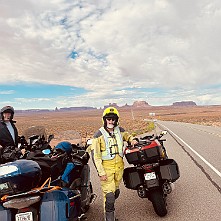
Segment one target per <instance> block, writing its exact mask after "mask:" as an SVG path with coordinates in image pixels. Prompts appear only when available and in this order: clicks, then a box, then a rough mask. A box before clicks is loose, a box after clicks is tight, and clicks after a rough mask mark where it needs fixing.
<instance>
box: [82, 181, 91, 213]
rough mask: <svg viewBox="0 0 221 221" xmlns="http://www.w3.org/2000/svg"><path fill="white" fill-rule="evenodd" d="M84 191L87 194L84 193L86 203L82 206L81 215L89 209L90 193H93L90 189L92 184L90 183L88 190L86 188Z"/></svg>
mask: <svg viewBox="0 0 221 221" xmlns="http://www.w3.org/2000/svg"><path fill="white" fill-rule="evenodd" d="M86 191H87V192H86V197H87V202H86V205H84V207H83V208H82V212H83V213H86V212H87V211H88V210H89V208H90V203H91V195H92V193H93V189H92V184H91V182H90V186H89V188H87V190H86Z"/></svg>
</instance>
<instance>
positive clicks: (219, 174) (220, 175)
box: [161, 124, 221, 177]
mask: <svg viewBox="0 0 221 221" xmlns="http://www.w3.org/2000/svg"><path fill="white" fill-rule="evenodd" d="M161 125H162V126H163V127H165V128H166V129H167V130H168V131H170V133H172V134H173V135H174V136H176V137H177V138H178V139H179V140H180V141H181V142H182V143H184V144H185V145H186V146H187V147H188V148H189V149H190V150H191V151H192V152H193V153H195V154H196V155H197V156H198V157H199V158H200V159H201V160H202V161H203V162H204V163H205V164H206V165H207V166H209V167H210V168H211V169H212V170H213V171H214V172H215V173H216V174H217V175H218V176H219V177H221V173H220V172H219V170H217V169H216V168H215V167H214V166H213V165H212V164H210V163H209V162H208V161H207V160H206V159H205V158H203V157H202V156H201V155H200V154H199V153H197V152H196V151H195V150H194V149H193V148H192V147H191V146H190V145H188V144H187V143H186V142H185V141H184V140H182V139H181V138H180V137H179V136H178V135H176V134H175V133H174V132H173V131H171V130H170V129H169V128H168V127H166V126H164V125H163V124H161Z"/></svg>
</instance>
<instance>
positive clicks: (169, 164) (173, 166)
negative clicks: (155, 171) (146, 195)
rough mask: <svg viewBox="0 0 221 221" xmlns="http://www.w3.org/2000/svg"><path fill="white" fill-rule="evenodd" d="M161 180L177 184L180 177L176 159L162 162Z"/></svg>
mask: <svg viewBox="0 0 221 221" xmlns="http://www.w3.org/2000/svg"><path fill="white" fill-rule="evenodd" d="M160 175H161V179H163V180H169V181H170V182H175V181H176V180H177V179H179V177H180V171H179V167H178V164H177V163H176V161H175V160H174V159H166V160H162V161H160Z"/></svg>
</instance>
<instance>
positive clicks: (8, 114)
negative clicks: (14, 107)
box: [3, 112, 12, 121]
mask: <svg viewBox="0 0 221 221" xmlns="http://www.w3.org/2000/svg"><path fill="white" fill-rule="evenodd" d="M11 115H12V114H11V112H3V119H4V121H10V119H11Z"/></svg>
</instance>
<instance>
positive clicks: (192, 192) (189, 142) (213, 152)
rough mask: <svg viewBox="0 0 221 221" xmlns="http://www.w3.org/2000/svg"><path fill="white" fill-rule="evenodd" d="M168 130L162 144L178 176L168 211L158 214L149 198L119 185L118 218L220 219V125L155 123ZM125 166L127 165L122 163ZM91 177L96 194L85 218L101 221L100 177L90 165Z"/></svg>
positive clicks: (149, 220) (136, 220)
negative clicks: (175, 167)
mask: <svg viewBox="0 0 221 221" xmlns="http://www.w3.org/2000/svg"><path fill="white" fill-rule="evenodd" d="M157 124H158V126H159V127H157V132H158V131H159V129H167V130H168V131H169V133H168V134H167V135H165V138H166V139H167V141H166V142H165V146H166V149H167V153H168V155H169V157H170V158H173V159H175V160H176V161H177V163H178V164H179V168H180V173H181V177H180V178H179V179H178V180H177V181H176V182H175V190H174V191H173V192H172V193H171V194H169V195H168V197H167V207H168V214H167V215H166V216H165V217H158V216H157V215H156V214H155V212H154V210H153V207H152V204H151V202H150V201H148V199H141V198H139V197H138V196H137V192H136V191H134V190H129V189H126V188H125V187H124V184H123V183H122V184H121V195H120V197H119V199H118V200H117V202H116V215H117V218H118V219H119V221H123V220H126V221H139V220H140V221H141V220H142V221H145V220H147V221H157V220H164V221H207V220H208V221H209V220H210V221H220V220H221V174H220V173H221V160H220V159H221V144H220V143H221V128H218V127H208V126H200V125H193V124H186V123H178V122H157ZM125 166H128V164H127V162H125ZM91 179H92V184H93V188H94V192H95V193H96V194H97V195H98V197H97V199H96V201H95V202H94V204H92V205H91V207H90V210H89V211H88V213H87V221H99V220H101V221H103V220H104V219H103V202H102V196H101V189H100V184H99V179H98V176H97V173H96V170H95V168H94V166H93V165H92V164H91Z"/></svg>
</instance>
